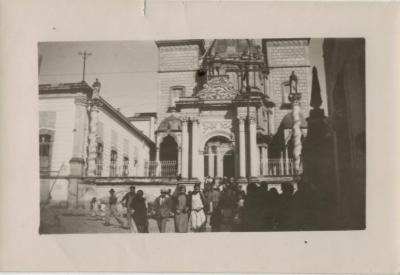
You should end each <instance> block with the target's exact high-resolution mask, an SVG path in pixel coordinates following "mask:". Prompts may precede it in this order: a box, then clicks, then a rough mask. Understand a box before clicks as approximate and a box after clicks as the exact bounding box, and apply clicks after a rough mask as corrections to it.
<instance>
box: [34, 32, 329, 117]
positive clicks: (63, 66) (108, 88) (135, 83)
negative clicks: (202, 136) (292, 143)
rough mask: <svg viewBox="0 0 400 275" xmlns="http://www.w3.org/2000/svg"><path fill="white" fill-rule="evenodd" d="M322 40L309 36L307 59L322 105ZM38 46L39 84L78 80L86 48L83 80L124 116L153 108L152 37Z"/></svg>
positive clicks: (154, 58)
mask: <svg viewBox="0 0 400 275" xmlns="http://www.w3.org/2000/svg"><path fill="white" fill-rule="evenodd" d="M322 41H323V40H322V39H311V43H310V61H311V65H312V66H316V67H317V69H318V75H319V80H320V85H321V90H322V96H323V97H322V100H323V101H324V106H326V98H325V87H326V85H325V70H324V67H323V59H322ZM38 48H39V54H40V55H41V56H42V63H41V67H40V74H39V83H40V84H57V83H66V82H79V81H81V80H82V68H83V61H82V57H81V56H80V55H78V52H83V51H87V52H90V53H91V55H90V56H89V57H88V59H87V62H86V77H85V80H86V82H87V83H88V84H89V85H91V84H92V83H93V82H94V80H95V79H96V78H98V79H99V81H100V82H101V84H102V87H101V91H100V94H101V96H103V97H104V98H105V99H106V100H107V101H109V102H110V103H111V104H112V105H113V106H114V107H115V108H120V110H121V112H122V113H123V114H124V115H126V116H131V115H133V114H134V113H139V112H155V111H156V108H157V91H158V82H157V70H158V51H157V47H156V45H155V43H154V41H112V42H111V41H110V42H102V41H96V42H48V43H47V42H46V43H39V46H38ZM325 112H326V113H327V111H326V110H325Z"/></svg>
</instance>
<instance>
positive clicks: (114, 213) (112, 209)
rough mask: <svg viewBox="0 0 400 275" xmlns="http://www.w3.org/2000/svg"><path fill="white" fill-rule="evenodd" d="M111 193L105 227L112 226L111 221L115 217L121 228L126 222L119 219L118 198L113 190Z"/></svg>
mask: <svg viewBox="0 0 400 275" xmlns="http://www.w3.org/2000/svg"><path fill="white" fill-rule="evenodd" d="M109 193H110V197H109V199H108V211H107V215H106V218H105V223H104V225H106V226H108V225H111V224H110V220H111V217H113V218H114V219H115V220H116V221H117V222H118V223H119V224H120V226H123V225H124V222H123V221H122V220H121V219H120V218H119V213H118V208H117V201H118V199H117V196H115V191H114V189H112V188H111V189H110V191H109Z"/></svg>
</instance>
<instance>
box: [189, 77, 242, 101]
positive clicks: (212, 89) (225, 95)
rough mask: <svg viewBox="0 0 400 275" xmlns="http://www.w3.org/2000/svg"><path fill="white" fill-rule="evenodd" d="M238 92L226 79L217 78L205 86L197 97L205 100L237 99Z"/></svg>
mask: <svg viewBox="0 0 400 275" xmlns="http://www.w3.org/2000/svg"><path fill="white" fill-rule="evenodd" d="M237 95H238V91H236V90H235V89H234V86H233V84H232V83H231V82H230V81H229V80H228V79H227V78H226V77H215V78H212V79H210V80H209V81H208V82H207V83H205V84H204V86H203V89H202V90H201V91H199V92H198V93H197V96H198V97H200V98H201V99H204V100H218V99H226V100H232V99H235V98H236V96H237Z"/></svg>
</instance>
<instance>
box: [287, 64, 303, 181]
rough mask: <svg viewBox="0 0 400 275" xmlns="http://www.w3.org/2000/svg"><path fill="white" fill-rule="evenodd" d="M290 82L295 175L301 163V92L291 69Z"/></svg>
mask: <svg viewBox="0 0 400 275" xmlns="http://www.w3.org/2000/svg"><path fill="white" fill-rule="evenodd" d="M289 82H290V93H289V101H290V102H291V103H292V115H293V126H292V137H293V139H292V140H293V164H294V172H295V175H296V176H298V175H299V174H300V163H301V151H302V144H301V128H300V127H301V121H300V100H301V93H299V92H298V89H297V76H296V74H295V73H294V71H292V74H291V75H290V78H289Z"/></svg>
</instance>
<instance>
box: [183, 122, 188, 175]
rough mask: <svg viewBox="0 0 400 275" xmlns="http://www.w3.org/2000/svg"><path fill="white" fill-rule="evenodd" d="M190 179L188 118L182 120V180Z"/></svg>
mask: <svg viewBox="0 0 400 275" xmlns="http://www.w3.org/2000/svg"><path fill="white" fill-rule="evenodd" d="M188 177H189V135H188V121H187V118H183V119H182V178H184V179H187V178H188Z"/></svg>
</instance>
